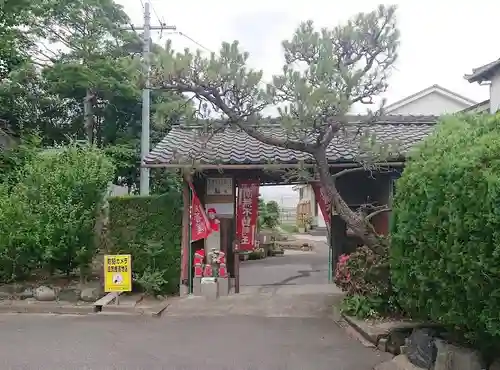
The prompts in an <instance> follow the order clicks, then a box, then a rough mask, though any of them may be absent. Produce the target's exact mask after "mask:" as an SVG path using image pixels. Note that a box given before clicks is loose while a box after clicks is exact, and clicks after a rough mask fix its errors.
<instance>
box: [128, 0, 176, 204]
mask: <svg viewBox="0 0 500 370" xmlns="http://www.w3.org/2000/svg"><path fill="white" fill-rule="evenodd" d="M150 6H151V4H150V0H145V1H144V25H143V26H142V27H135V26H132V27H131V28H130V29H131V30H133V31H136V30H143V31H144V34H143V37H142V67H143V71H144V88H143V90H142V125H141V172H140V186H139V191H140V194H141V195H149V168H146V167H143V166H142V163H143V160H144V157H145V156H146V155H147V154H148V153H149V144H150V134H149V124H150V122H149V118H150V110H151V109H150V99H151V97H150V95H151V94H150V92H151V81H150V69H151V60H150V58H149V57H150V55H149V54H150V45H151V31H154V30H159V31H163V30H173V31H175V30H176V29H177V28H176V27H175V26H167V25H166V24H164V23H162V24H160V25H159V26H152V25H151V9H150Z"/></svg>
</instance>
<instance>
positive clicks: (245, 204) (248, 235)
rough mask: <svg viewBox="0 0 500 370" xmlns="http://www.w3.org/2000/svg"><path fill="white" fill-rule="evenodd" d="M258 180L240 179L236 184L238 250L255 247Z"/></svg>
mask: <svg viewBox="0 0 500 370" xmlns="http://www.w3.org/2000/svg"><path fill="white" fill-rule="evenodd" d="M259 183H260V181H258V180H249V181H241V182H240V183H239V184H238V207H236V237H237V238H238V239H239V241H240V251H251V250H253V249H254V248H255V237H256V234H257V217H258V212H259Z"/></svg>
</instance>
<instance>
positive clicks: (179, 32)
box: [177, 31, 217, 54]
mask: <svg viewBox="0 0 500 370" xmlns="http://www.w3.org/2000/svg"><path fill="white" fill-rule="evenodd" d="M177 33H178V34H179V35H181V36H184V37H185V38H187V39H188V40H189V41H191V42H193V43H195V44H196V45H198V46H199V47H200V48H202V49H205V50H206V51H208V52H210V53H214V52H213V51H212V50H210V49H209V48H207V47H206V46H205V45H203V44H201V43H199V42H198V41H196V40H195V39H193V38H192V37H189V36H188V35H186V34H185V33H183V32H181V31H178V32H177ZM214 54H217V53H214Z"/></svg>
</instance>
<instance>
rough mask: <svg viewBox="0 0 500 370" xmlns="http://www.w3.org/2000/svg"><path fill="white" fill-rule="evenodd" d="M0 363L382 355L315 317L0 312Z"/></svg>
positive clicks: (294, 361) (308, 363)
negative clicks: (49, 314) (157, 316)
mask: <svg viewBox="0 0 500 370" xmlns="http://www.w3.org/2000/svg"><path fill="white" fill-rule="evenodd" d="M0 328H1V330H0V354H1V356H0V368H1V369H3V370H7V369H9V370H25V369H26V370H28V369H29V370H72V369H75V370H77V369H78V370H80V369H81V370H83V369H85V370H110V369H117V370H118V369H119V370H132V369H133V370H138V369H140V370H157V369H158V370H160V369H165V370H180V369H186V370H194V369H200V370H201V369H203V370H225V369H227V370H240V369H241V370H243V369H245V370H246V369H259V370H280V369H283V370H284V369H287V370H299V369H304V370H323V369H324V370H327V369H328V370H331V369H335V370H347V369H349V370H369V369H371V368H372V367H373V366H374V365H375V364H378V363H380V362H382V361H384V360H386V359H387V356H386V354H382V353H378V352H376V351H375V350H372V349H369V348H365V347H363V346H362V345H361V343H359V342H358V341H357V340H355V339H352V338H349V337H348V336H347V335H346V333H345V331H344V329H342V328H340V327H338V326H337V325H336V324H335V323H334V322H333V321H332V320H329V319H316V318H263V317H251V316H227V317H164V318H163V317H162V318H152V317H145V316H143V317H137V316H82V317H71V316H32V315H26V314H24V315H22V314H21V315H12V316H10V315H3V316H0Z"/></svg>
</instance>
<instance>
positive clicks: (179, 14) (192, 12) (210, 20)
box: [118, 0, 500, 104]
mask: <svg viewBox="0 0 500 370" xmlns="http://www.w3.org/2000/svg"><path fill="white" fill-rule="evenodd" d="M118 3H120V4H122V5H123V6H124V7H125V10H126V12H127V13H128V14H129V16H130V17H131V18H132V21H133V22H134V24H142V22H143V20H142V5H141V1H140V0H118ZM379 3H380V1H377V0H349V1H332V0H330V1H327V0H307V1H293V0H292V1H285V0H252V1H234V0H233V1H229V0H211V1H206V0H189V1H179V0H177V1H167V0H152V5H153V8H154V9H155V10H156V13H157V15H158V17H159V18H160V19H162V20H163V19H164V20H165V21H166V22H167V23H168V24H170V25H176V26H177V29H178V31H180V32H182V33H184V34H185V35H187V36H189V37H191V38H192V39H194V40H195V41H197V42H198V43H200V44H201V45H203V46H205V47H206V48H208V49H210V50H214V51H217V50H218V48H219V46H220V43H221V42H222V41H232V40H239V41H240V43H241V45H242V47H243V48H244V49H245V50H247V51H248V52H250V55H251V57H250V64H251V66H252V67H254V68H259V69H263V70H264V72H265V76H266V77H270V76H271V75H272V74H273V73H278V72H279V71H280V70H281V66H282V63H283V59H282V50H281V41H282V40H284V39H287V38H290V37H291V36H292V34H293V31H294V29H295V28H296V27H297V25H298V24H299V23H300V22H301V21H305V20H307V19H312V20H313V21H314V22H315V24H316V25H317V26H318V27H324V26H326V27H332V26H335V25H336V24H338V23H339V22H342V21H345V20H346V19H347V18H349V17H350V16H352V15H353V14H356V13H357V12H360V11H370V10H372V9H374V8H375V7H376V6H377V5H378V4H379ZM391 3H392V4H397V5H399V10H398V21H399V28H400V30H401V48H400V52H399V55H400V57H399V60H398V61H397V64H396V66H397V72H396V73H394V75H393V76H392V78H391V80H390V88H389V91H388V92H387V93H386V95H385V97H386V98H387V103H388V104H390V103H392V102H394V101H397V100H399V99H401V98H404V97H405V96H408V95H411V94H413V93H415V92H417V91H419V90H422V89H424V88H426V87H428V86H430V85H433V84H439V85H441V86H443V87H445V88H448V89H450V90H453V91H455V92H456V93H459V94H462V95H464V96H466V97H469V98H471V99H473V100H476V101H478V102H479V101H481V100H485V99H487V98H488V87H486V86H478V85H477V84H474V85H472V84H469V83H468V82H467V81H465V80H464V79H463V75H464V74H465V73H470V72H471V70H472V68H475V67H479V66H481V65H483V64H486V63H488V62H490V61H492V60H495V59H497V58H500V47H498V46H497V47H495V46H494V45H497V44H498V43H497V42H496V41H497V40H496V35H497V33H498V31H497V29H498V26H495V24H497V23H498V14H500V3H496V2H495V1H491V0H488V1H487V0H475V1H466V0H463V1H444V0H433V1H431V0H420V1H416V0H413V1H412V0H399V1H393V2H391ZM152 20H153V23H158V20H157V17H156V15H155V14H154V13H153V18H152ZM154 35H155V36H154V37H153V39H154V41H156V42H160V43H162V42H164V41H165V40H166V38H167V37H169V38H171V39H172V40H173V45H174V48H176V49H180V50H182V49H184V48H185V47H189V48H193V49H196V48H198V46H197V45H196V44H195V43H193V42H192V41H190V40H188V39H187V38H186V37H183V36H181V35H165V34H164V35H163V37H162V39H161V40H160V38H159V33H158V32H156V33H155V34H154Z"/></svg>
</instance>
